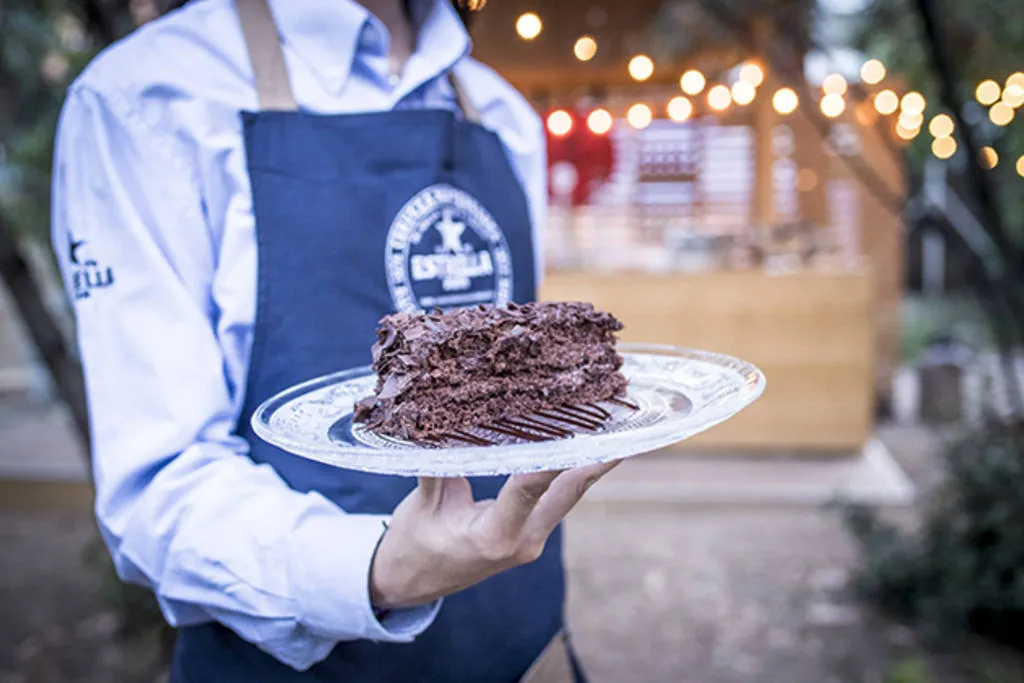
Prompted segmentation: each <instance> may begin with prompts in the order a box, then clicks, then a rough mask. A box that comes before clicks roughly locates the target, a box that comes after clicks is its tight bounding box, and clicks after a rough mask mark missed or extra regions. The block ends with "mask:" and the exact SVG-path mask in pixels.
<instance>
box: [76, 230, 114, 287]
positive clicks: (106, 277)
mask: <svg viewBox="0 0 1024 683" xmlns="http://www.w3.org/2000/svg"><path fill="white" fill-rule="evenodd" d="M68 261H69V262H70V265H71V289H72V291H73V292H74V294H75V299H88V298H89V296H90V295H91V294H92V292H93V291H94V290H98V289H104V288H106V287H110V286H111V285H113V284H114V269H113V268H112V267H110V266H105V267H104V266H102V265H100V264H99V263H98V262H97V261H96V260H95V259H91V258H89V256H88V252H87V250H86V249H85V240H75V238H74V237H73V236H71V235H68Z"/></svg>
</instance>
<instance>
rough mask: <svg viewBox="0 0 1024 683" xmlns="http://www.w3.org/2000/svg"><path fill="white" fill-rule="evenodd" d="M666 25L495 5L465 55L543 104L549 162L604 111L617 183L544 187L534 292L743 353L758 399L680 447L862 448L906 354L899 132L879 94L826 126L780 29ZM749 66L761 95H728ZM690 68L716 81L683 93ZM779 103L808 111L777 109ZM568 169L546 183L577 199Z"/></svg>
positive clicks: (865, 89) (646, 336)
mask: <svg viewBox="0 0 1024 683" xmlns="http://www.w3.org/2000/svg"><path fill="white" fill-rule="evenodd" d="M665 11H667V10H666V7H664V6H663V3H662V2H660V0H633V1H632V2H628V3H604V4H600V5H599V4H595V3H592V2H584V1H582V0H562V1H560V2H557V3H538V2H529V1H525V0H495V1H493V2H490V3H488V5H487V6H486V7H485V8H484V9H483V10H482V11H480V12H479V13H478V15H477V17H476V23H475V24H474V27H473V37H474V56H475V57H477V58H478V59H480V60H482V61H484V62H485V63H487V64H489V65H490V66H492V67H493V68H495V69H496V70H497V71H499V72H500V73H501V74H502V75H503V76H505V77H506V78H507V79H508V80H509V81H510V82H512V84H513V85H515V86H516V87H517V88H519V90H520V91H521V92H523V93H524V94H525V95H526V96H527V97H528V98H529V99H530V100H531V101H532V102H533V103H534V105H535V106H536V107H537V109H538V111H539V112H540V113H541V114H542V116H544V117H545V118H546V119H548V120H549V122H550V123H551V125H550V126H549V128H550V129H552V131H553V132H552V134H551V135H552V138H551V140H552V144H553V145H554V146H555V147H558V145H559V140H558V138H559V133H560V134H561V135H564V136H569V135H583V136H586V135H587V134H590V135H597V134H598V133H594V132H593V131H592V130H588V129H587V122H588V116H589V112H592V111H594V110H595V109H602V110H604V111H606V112H607V113H608V114H609V115H610V116H611V118H612V119H613V120H614V123H613V124H612V125H611V127H610V129H609V130H607V132H601V133H600V134H601V135H606V136H608V139H609V141H610V149H611V150H612V151H613V154H612V157H613V162H612V164H611V168H609V169H608V172H607V177H606V178H605V179H604V180H603V182H600V183H598V184H595V186H593V187H592V188H590V189H588V191H587V192H586V193H585V194H586V197H587V198H586V201H574V199H573V197H574V196H575V195H573V193H572V192H571V190H572V189H573V188H553V192H552V203H551V212H550V219H549V225H548V231H547V244H546V245H545V249H546V250H547V256H548V259H547V263H548V273H547V275H546V278H545V283H544V286H543V290H542V295H543V296H544V297H545V298H551V299H580V300H588V301H593V302H594V303H595V304H596V305H598V306H600V307H604V308H607V309H608V310H611V311H613V312H614V313H615V314H616V315H618V316H619V317H621V318H622V320H623V321H624V322H625V323H626V326H627V327H626V330H625V332H624V334H623V339H624V340H627V341H644V342H660V343H669V344H675V345H680V346H689V347H696V348H702V349H706V350H711V351H718V352H723V353H728V354H733V355H737V356H740V357H743V358H744V359H747V360H749V361H751V362H754V363H755V364H757V365H758V366H759V367H761V368H762V369H763V370H764V371H765V373H766V375H767V377H768V389H767V391H766V393H765V395H764V397H763V398H762V399H761V400H760V401H759V402H758V403H756V404H755V405H754V406H752V407H751V408H749V409H748V410H747V411H746V412H745V413H743V414H742V415H740V416H739V417H738V418H736V419H735V420H733V421H731V422H729V423H727V424H725V425H723V426H721V427H718V428H716V429H714V430H712V431H711V432H708V433H707V434H705V435H703V436H702V437H700V438H698V439H696V440H694V441H693V442H688V447H691V448H692V447H695V446H696V447H699V448H702V449H727V450H745V451H755V452H758V451H774V452H778V451H789V452H792V451H810V452H837V453H843V452H851V451H855V450H857V449H859V448H860V447H861V446H862V445H863V444H864V443H865V442H866V441H867V440H868V438H869V436H870V434H871V433H872V431H873V423H874V416H875V414H876V404H877V402H878V401H879V400H882V401H885V400H887V399H888V396H889V394H890V391H891V384H892V378H893V375H894V372H895V369H896V365H897V363H898V353H899V348H898V347H899V343H898V332H899V300H900V292H901V289H902V281H903V276H902V272H901V271H902V262H903V256H902V244H903V226H902V221H901V217H900V211H899V208H898V204H899V202H900V201H901V200H902V198H903V196H904V195H905V179H904V173H903V168H902V164H901V161H900V154H899V147H898V140H896V138H895V136H894V135H893V130H892V123H891V121H889V120H887V119H886V118H885V117H881V116H879V115H878V113H877V112H876V111H875V110H874V107H873V106H872V103H871V100H870V97H871V95H872V92H873V91H876V90H878V89H879V88H882V87H886V86H885V84H884V83H880V84H875V85H867V84H863V83H854V82H851V84H850V85H849V87H848V91H847V92H844V93H843V94H842V102H843V106H844V107H845V111H843V112H842V113H840V114H839V115H836V116H834V117H832V118H829V117H828V116H825V115H824V112H823V110H822V109H820V108H819V107H820V104H819V101H818V100H819V98H820V97H821V96H822V87H821V85H810V84H807V83H805V82H800V83H794V82H792V79H789V80H787V79H786V78H783V77H781V76H780V75H779V74H777V73H775V68H774V66H775V64H776V62H777V54H778V51H776V50H772V49H771V48H772V47H773V45H774V43H773V40H775V39H774V38H773V37H772V36H771V32H770V30H767V31H766V30H761V31H760V32H759V33H758V40H756V41H753V43H752V44H740V43H739V41H735V42H732V43H729V42H728V40H726V41H724V42H723V41H722V40H721V39H720V38H721V37H720V36H719V40H718V42H716V43H715V42H713V41H708V42H707V43H706V44H702V45H701V46H699V49H694V50H691V51H686V50H683V51H680V50H678V49H676V50H675V51H672V50H670V49H664V47H663V44H664V42H665V41H664V30H665V24H664V21H665V16H666V15H665V14H663V13H664V12H665ZM526 13H532V14H534V15H535V16H536V18H538V19H539V20H540V32H539V33H538V34H537V35H536V36H535V37H533V38H532V39H525V38H524V37H522V36H520V35H519V34H518V33H517V22H519V21H520V18H521V17H522V16H523V15H524V14H526ZM659 22H660V23H659ZM536 23H537V22H535V21H527V25H526V26H525V28H527V29H534V30H535V29H536V28H537V26H536ZM656 24H658V25H657V26H656ZM652 27H653V28H652ZM530 32H531V31H527V35H529V33H530ZM584 36H586V37H589V38H590V39H591V40H592V41H593V43H594V44H596V51H593V49H592V48H593V47H594V45H586V46H584V47H587V48H588V49H587V50H583V51H582V52H581V53H582V54H583V56H589V55H590V53H591V52H593V55H592V58H591V59H588V60H586V61H584V60H581V59H579V58H577V56H576V55H575V54H574V47H575V46H576V43H577V40H579V39H580V38H581V37H584ZM641 54H643V55H647V56H649V57H650V59H651V60H652V63H653V67H654V68H653V72H652V73H651V74H650V75H649V77H647V78H646V79H645V80H642V81H639V80H637V78H635V77H634V75H635V74H634V75H631V71H630V68H629V65H630V60H631V59H632V58H633V57H635V56H636V55H641ZM768 55H773V56H774V58H775V61H773V59H772V58H769V56H768ZM797 63H802V62H800V61H799V60H797ZM744 64H753V65H756V66H757V67H758V68H759V70H760V76H761V77H762V80H761V82H759V83H757V84H756V86H755V95H754V96H753V97H752V99H751V100H750V101H749V102H746V103H743V104H740V103H738V102H739V101H740V100H746V98H747V96H749V94H750V93H749V90H748V92H746V93H740V91H735V92H737V93H739V94H740V95H742V97H741V96H739V95H738V96H736V97H735V98H734V97H733V93H734V84H735V83H736V81H737V80H741V79H742V78H743V77H744V72H742V71H741V70H740V69H741V68H742V66H743V65H744ZM641 66H643V65H641ZM690 69H695V70H698V71H700V72H701V73H702V75H704V76H705V79H706V85H705V87H704V88H702V89H701V91H700V92H698V93H695V94H692V95H687V94H685V93H684V92H683V91H682V89H681V83H680V77H681V75H682V74H683V73H684V72H685V71H687V70H690ZM638 73H639V74H640V75H644V73H645V70H644V69H640V70H639V71H638ZM751 73H753V74H754V76H755V77H756V76H757V73H756V71H752V72H751ZM753 80H757V79H756V78H755V79H752V81H751V82H753ZM851 81H852V79H851ZM715 85H724V86H726V87H727V88H729V89H730V90H729V95H730V97H729V100H728V102H726V103H725V104H726V106H723V107H716V106H713V105H712V103H711V102H710V101H709V92H710V89H711V88H712V87H714V86H715ZM780 88H791V89H792V90H793V92H794V93H795V94H797V96H798V99H799V100H800V106H798V107H795V109H794V110H792V111H788V109H789V106H788V105H789V104H793V103H791V102H790V103H787V102H784V101H781V100H779V101H776V99H775V95H774V94H775V93H776V92H777V91H778V90H779V89H780ZM845 89H846V86H845V84H844V90H845ZM721 94H722V93H721V88H719V89H718V92H717V95H719V96H721ZM680 96H684V97H686V100H687V103H686V104H680V103H678V102H677V103H676V105H674V106H676V107H677V108H676V109H675V111H674V112H673V113H674V114H675V115H676V118H685V120H682V121H675V120H672V118H670V116H669V109H668V107H669V102H671V101H672V99H673V98H678V97H680ZM832 99H833V100H835V98H832ZM716 104H721V102H718V103H716ZM643 105H646V110H647V112H646V113H645V111H644V109H645V107H644V106H643ZM794 106H795V105H794ZM687 108H689V111H687ZM631 111H632V112H633V113H631ZM555 112H558V113H557V114H556V115H555V118H551V117H552V114H553V113H555ZM681 113H687V114H688V115H687V116H685V117H682V116H680V114H681ZM566 115H568V118H566ZM602 116H603V115H602ZM558 117H561V118H558ZM567 121H568V122H569V123H567ZM634 124H635V125H634ZM567 125H569V126H570V127H571V131H570V132H568V133H566V132H563V131H564V130H565V128H566V126H567ZM599 130H603V126H601V127H599ZM581 139H582V138H581ZM558 150H561V148H560V147H558ZM557 155H562V156H564V153H563V152H562V151H558V152H557ZM557 155H556V156H557ZM566 163H568V165H570V166H572V165H574V164H575V165H582V164H585V163H588V162H587V161H585V160H581V161H579V162H576V161H574V160H573V159H562V160H561V162H560V164H559V165H558V166H557V167H552V168H551V169H550V170H551V174H550V175H551V179H552V183H553V184H555V183H567V184H568V185H572V182H573V179H574V170H573V169H569V168H566ZM865 168H866V169H867V175H868V176H870V178H871V179H872V182H869V183H865V182H863V178H864V177H865V173H864V169H865ZM576 170H577V171H580V170H581V169H576ZM581 177H583V178H585V177H588V174H587V173H583V172H576V173H575V178H576V181H577V182H579V178H581Z"/></svg>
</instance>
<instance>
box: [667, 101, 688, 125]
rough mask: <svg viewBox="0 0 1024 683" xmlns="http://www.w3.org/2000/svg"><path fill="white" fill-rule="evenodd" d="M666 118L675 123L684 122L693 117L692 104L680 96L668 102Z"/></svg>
mask: <svg viewBox="0 0 1024 683" xmlns="http://www.w3.org/2000/svg"><path fill="white" fill-rule="evenodd" d="M666 109H667V111H668V117H669V118H670V119H672V120H673V121H676V122H681V121H685V120H686V119H688V118H690V116H692V115H693V104H692V103H691V102H690V100H688V99H686V98H685V97H683V96H682V95H678V96H676V97H673V98H672V99H671V100H669V101H668V107H666Z"/></svg>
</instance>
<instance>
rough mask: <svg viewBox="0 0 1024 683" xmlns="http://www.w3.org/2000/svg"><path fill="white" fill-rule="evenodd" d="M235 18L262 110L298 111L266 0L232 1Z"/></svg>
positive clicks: (472, 117) (464, 99) (463, 98)
mask: <svg viewBox="0 0 1024 683" xmlns="http://www.w3.org/2000/svg"><path fill="white" fill-rule="evenodd" d="M235 8H236V10H237V11H238V21H239V22H240V23H241V25H242V35H243V36H244V38H245V47H246V49H247V50H248V51H249V61H250V62H252V71H253V74H255V76H256V93H257V96H258V98H259V106H260V109H261V110H263V111H266V110H276V111H298V109H299V105H298V104H297V103H296V102H295V95H294V93H292V86H291V82H290V81H289V80H288V70H287V69H286V68H285V62H284V50H282V49H281V36H280V34H279V33H278V32H277V26H276V25H275V24H274V16H273V14H271V12H270V5H268V4H267V0H235ZM448 81H449V82H450V83H451V85H452V89H453V90H454V91H455V99H456V101H457V102H458V104H459V108H460V109H461V110H462V115H463V116H464V117H465V119H466V120H467V121H469V122H471V123H480V110H478V109H477V108H476V105H474V104H473V102H472V100H470V99H469V95H468V94H467V93H466V89H465V88H464V87H463V85H462V83H461V82H460V81H459V78H458V76H456V75H455V72H454V71H451V70H450V71H449V72H448Z"/></svg>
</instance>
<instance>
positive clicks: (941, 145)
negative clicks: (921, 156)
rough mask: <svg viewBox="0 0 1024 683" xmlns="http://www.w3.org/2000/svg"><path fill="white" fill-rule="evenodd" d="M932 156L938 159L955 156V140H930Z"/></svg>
mask: <svg viewBox="0 0 1024 683" xmlns="http://www.w3.org/2000/svg"><path fill="white" fill-rule="evenodd" d="M932 154H934V155H935V156H937V157H938V158H940V159H948V158H950V157H951V156H953V155H954V154H956V140H954V139H953V138H951V137H944V138H935V139H934V140H932Z"/></svg>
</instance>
